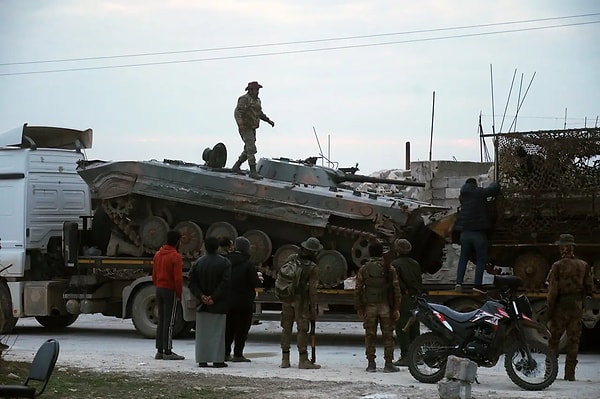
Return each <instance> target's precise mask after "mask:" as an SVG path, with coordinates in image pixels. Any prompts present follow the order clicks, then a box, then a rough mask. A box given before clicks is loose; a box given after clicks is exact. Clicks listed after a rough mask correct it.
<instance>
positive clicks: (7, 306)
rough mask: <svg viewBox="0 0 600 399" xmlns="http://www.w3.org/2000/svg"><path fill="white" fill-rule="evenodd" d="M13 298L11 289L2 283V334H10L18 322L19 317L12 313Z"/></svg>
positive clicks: (0, 309) (0, 321)
mask: <svg viewBox="0 0 600 399" xmlns="http://www.w3.org/2000/svg"><path fill="white" fill-rule="evenodd" d="M12 311H13V308H12V299H11V297H10V290H9V289H8V286H7V285H6V284H4V283H0V312H1V314H0V334H10V333H11V332H12V330H13V328H15V324H17V318H16V317H13V315H12Z"/></svg>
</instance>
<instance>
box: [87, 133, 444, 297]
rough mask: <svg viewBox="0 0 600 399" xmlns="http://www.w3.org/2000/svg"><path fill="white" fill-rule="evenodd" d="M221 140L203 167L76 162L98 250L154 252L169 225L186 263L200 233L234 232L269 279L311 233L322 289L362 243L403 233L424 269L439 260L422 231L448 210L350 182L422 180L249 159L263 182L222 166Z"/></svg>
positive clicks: (435, 240)
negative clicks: (362, 188)
mask: <svg viewBox="0 0 600 399" xmlns="http://www.w3.org/2000/svg"><path fill="white" fill-rule="evenodd" d="M226 153H227V150H226V148H225V146H224V145H223V144H221V143H219V144H217V145H215V146H214V147H213V148H212V149H210V148H207V149H206V150H205V151H204V153H203V160H204V161H205V164H203V165H200V164H194V163H188V162H183V161H178V160H168V159H165V160H163V161H162V162H160V161H155V160H152V161H141V162H136V161H115V162H103V161H82V162H80V163H79V166H78V169H77V170H78V173H79V174H80V176H81V177H82V178H83V179H84V180H85V182H86V183H87V184H88V186H89V187H90V190H91V194H92V198H93V208H94V210H95V212H94V219H93V223H92V226H93V228H92V231H93V235H94V237H95V243H96V245H97V247H98V248H99V250H100V251H101V252H102V254H103V255H108V256H118V255H131V256H144V255H151V254H153V253H154V252H155V251H156V250H157V249H158V248H159V247H160V245H162V244H163V243H164V242H165V241H166V234H167V231H168V230H169V229H178V230H180V231H181V232H182V234H183V238H182V243H181V247H180V252H181V253H182V254H183V255H184V257H185V258H186V259H187V260H192V259H194V258H196V257H197V256H199V255H200V253H201V251H202V244H203V240H204V237H207V236H211V235H214V236H217V237H229V238H235V237H237V236H238V235H243V236H244V237H246V238H248V239H249V240H250V243H251V245H252V251H251V252H252V256H253V260H254V261H255V262H256V263H257V264H258V265H259V267H260V269H261V270H262V271H263V272H265V273H266V274H267V275H271V276H273V275H274V273H275V272H276V270H277V269H278V267H279V266H280V265H281V264H283V262H285V260H286V259H287V257H288V256H289V255H290V254H292V253H294V252H295V251H297V249H298V244H299V243H300V242H302V241H303V240H305V239H306V238H307V237H309V236H315V237H317V238H319V240H320V241H321V242H322V244H323V245H324V248H325V250H324V251H322V252H321V254H320V256H319V260H318V265H319V278H320V284H321V287H323V288H328V287H334V286H337V285H339V284H340V283H341V282H343V280H344V279H345V278H346V277H347V276H349V275H352V273H353V272H354V271H355V270H356V269H357V268H358V267H359V266H360V265H361V263H362V262H363V261H364V260H365V259H366V258H368V244H369V242H370V241H371V240H376V239H379V240H383V241H384V242H387V243H391V242H393V240H394V239H395V238H398V237H406V238H408V239H409V240H410V241H411V242H412V244H413V247H414V250H413V256H414V257H415V258H417V259H418V260H419V261H420V262H421V264H422V265H423V268H424V269H425V270H428V271H435V269H436V268H439V267H440V265H441V262H442V256H443V247H444V242H445V241H444V239H443V238H442V237H441V236H440V235H438V234H436V233H435V232H433V231H432V230H430V229H429V228H427V224H429V223H430V222H432V221H434V220H437V219H439V218H441V217H443V216H444V215H445V214H446V212H447V209H446V208H444V207H438V206H432V205H431V204H428V203H425V202H420V201H417V200H413V199H409V198H403V197H386V196H380V195H377V194H374V193H366V192H361V191H358V190H356V189H354V188H353V186H352V183H354V182H364V181H372V182H382V183H393V184H402V185H413V186H423V185H424V183H421V182H416V181H411V180H389V181H388V180H386V179H376V178H373V177H369V176H361V175H357V174H356V173H355V172H356V168H348V169H343V168H339V169H333V168H329V167H325V166H319V165H318V164H317V160H318V158H316V157H314V158H308V159H306V160H291V159H287V158H275V159H270V158H269V159H267V158H262V159H260V161H259V162H258V165H257V170H258V173H259V174H260V175H261V176H262V179H258V180H257V179H252V178H250V177H249V176H246V175H245V174H239V173H234V172H233V171H232V170H231V169H228V168H224V165H225V163H226V157H227V155H226Z"/></svg>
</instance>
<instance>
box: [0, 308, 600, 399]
mask: <svg viewBox="0 0 600 399" xmlns="http://www.w3.org/2000/svg"><path fill="white" fill-rule="evenodd" d="M279 333H280V328H279V325H278V322H275V321H265V322H263V324H261V325H258V326H253V327H252V329H251V331H250V337H249V339H248V343H247V346H246V350H245V355H246V356H247V357H248V358H250V359H251V360H252V362H251V363H229V364H230V366H229V367H227V368H223V369H213V368H199V367H198V366H197V364H196V363H195V362H194V340H193V334H190V336H187V337H185V338H183V339H178V340H176V341H175V342H174V350H175V352H177V353H179V354H182V355H184V356H186V359H185V360H183V361H164V360H154V358H153V356H154V342H153V340H148V339H144V338H141V337H140V336H139V335H138V333H137V332H135V330H134V329H133V327H132V326H131V321H130V320H119V319H112V318H106V317H102V316H91V315H90V316H85V317H81V318H80V319H79V320H78V321H77V322H76V323H75V324H74V325H73V326H71V327H70V328H68V329H66V330H65V331H62V332H59V333H52V332H48V331H47V330H45V329H43V328H41V327H40V326H39V325H37V323H36V322H35V320H34V319H25V320H20V321H19V323H18V324H17V328H16V329H15V332H14V334H13V335H11V336H9V337H7V339H6V341H7V342H8V343H9V344H10V345H11V349H10V351H9V352H8V353H6V355H5V360H6V361H25V362H28V361H31V359H32V358H33V355H34V354H35V351H36V350H37V348H38V347H39V345H40V344H41V343H42V342H43V341H44V340H45V339H48V338H55V339H58V340H59V342H60V345H61V353H60V356H59V359H58V363H57V369H56V373H57V374H56V376H60V375H61V373H65V374H66V376H65V378H67V379H66V380H65V382H64V383H63V384H62V385H60V386H62V387H63V388H64V390H62V391H60V392H56V395H59V396H50V395H53V391H52V389H55V388H56V386H55V385H54V383H55V382H58V380H57V381H54V380H53V381H52V383H51V385H50V390H49V392H48V394H49V395H48V397H49V398H52V397H56V398H58V397H62V398H71V397H72V398H123V397H128V398H144V399H149V398H192V397H193V398H196V397H198V396H202V397H203V398H211V399H216V398H231V397H239V398H251V399H252V398H283V399H287V398H290V399H291V398H301V399H304V398H340V399H341V398H373V399H400V398H402V399H404V398H410V399H424V398H428V399H429V398H436V397H439V394H438V388H437V385H436V384H422V383H419V382H417V381H416V380H414V379H413V378H412V376H411V375H410V373H409V372H408V371H407V369H406V368H401V371H400V372H399V373H383V372H382V370H381V368H382V367H383V361H382V359H381V357H378V358H377V361H378V364H377V365H378V367H379V369H378V372H376V373H367V372H365V366H366V360H365V358H364V346H363V345H364V343H363V339H364V338H363V337H364V336H363V330H362V325H361V324H360V323H319V324H318V325H317V342H318V347H317V362H318V363H320V364H321V365H322V368H321V369H320V370H299V369H298V368H297V367H296V366H297V361H298V354H297V353H295V352H292V368H289V369H281V368H279V367H278V366H279V362H280V356H281V355H280V350H279ZM381 354H382V348H378V356H381ZM560 364H561V366H560V367H561V368H560V371H559V373H560V374H559V377H562V372H563V368H562V367H563V364H564V363H563V361H562V360H561V362H560ZM599 369H600V356H599V355H598V354H595V353H593V354H583V355H581V356H580V364H579V366H578V374H577V375H578V381H577V382H575V383H569V382H567V381H564V380H562V379H557V380H556V381H555V383H554V384H553V385H552V386H551V387H549V388H548V389H547V390H545V391H541V392H528V391H523V390H521V389H520V388H518V387H517V386H516V385H514V384H513V383H512V382H511V381H510V380H509V378H508V377H507V375H506V372H505V371H504V369H503V367H502V366H501V365H497V366H495V367H493V368H489V369H486V368H480V369H479V370H478V379H479V382H480V384H474V385H473V387H472V398H474V399H482V398H495V399H508V398H511V399H512V398H514V399H516V398H546V399H559V398H560V399H565V398H576V397H577V398H585V399H592V398H598V397H599V396H598V391H597V387H598V386H599V384H598V383H599V382H600V374H599V373H598V370H599ZM0 375H1V376H2V377H0V380H1V381H4V380H2V378H3V377H4V376H5V375H6V373H5V370H2V371H1V372H0ZM69 376H70V377H72V378H70V379H69V378H68V377H69ZM54 377H55V376H53V378H54ZM75 377H76V378H75ZM98 383H103V384H104V385H103V386H104V387H105V388H103V389H102V390H98V389H99V388H97V385H98ZM60 386H59V387H60ZM53 387H54V388H53ZM106 387H109V388H110V387H112V388H110V389H106ZM72 390H74V391H72ZM72 393H75V395H73V396H72ZM60 395H62V396H60ZM46 396H47V395H46V393H45V394H44V397H46Z"/></svg>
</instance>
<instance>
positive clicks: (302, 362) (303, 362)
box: [298, 352, 321, 369]
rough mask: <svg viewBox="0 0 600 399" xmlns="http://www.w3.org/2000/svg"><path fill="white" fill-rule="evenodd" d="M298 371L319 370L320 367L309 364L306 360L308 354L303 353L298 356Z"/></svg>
mask: <svg viewBox="0 0 600 399" xmlns="http://www.w3.org/2000/svg"><path fill="white" fill-rule="evenodd" d="M298 368H299V369H320V368H321V366H320V365H318V364H316V363H311V362H310V360H308V352H303V353H301V354H300V361H299V362H298Z"/></svg>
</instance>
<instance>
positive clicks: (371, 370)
mask: <svg viewBox="0 0 600 399" xmlns="http://www.w3.org/2000/svg"><path fill="white" fill-rule="evenodd" d="M367 371H368V372H369V373H374V372H376V371H377V365H376V364H375V360H369V364H368V365H367Z"/></svg>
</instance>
